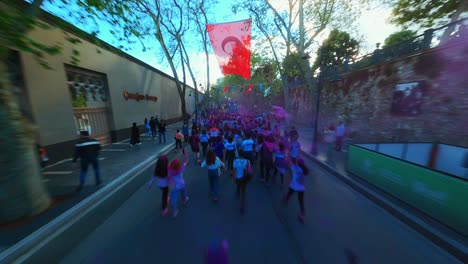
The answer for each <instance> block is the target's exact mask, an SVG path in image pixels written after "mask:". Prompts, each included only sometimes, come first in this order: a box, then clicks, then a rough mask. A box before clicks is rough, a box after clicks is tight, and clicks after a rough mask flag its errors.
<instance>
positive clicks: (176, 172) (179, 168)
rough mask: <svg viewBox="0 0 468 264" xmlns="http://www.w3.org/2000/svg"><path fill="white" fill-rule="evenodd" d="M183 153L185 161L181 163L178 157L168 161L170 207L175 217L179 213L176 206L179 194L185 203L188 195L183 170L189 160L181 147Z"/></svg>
mask: <svg viewBox="0 0 468 264" xmlns="http://www.w3.org/2000/svg"><path fill="white" fill-rule="evenodd" d="M182 153H183V154H184V157H185V161H184V163H183V164H182V161H181V160H180V159H179V158H175V159H173V160H172V161H171V162H170V163H169V177H170V179H169V185H170V189H171V207H172V216H173V217H176V216H177V214H178V213H179V208H178V198H179V195H180V196H181V198H182V201H183V202H184V204H187V202H188V200H189V197H188V196H187V190H186V189H185V180H184V171H185V168H186V167H187V164H188V162H189V159H188V154H187V153H186V152H185V150H184V149H182Z"/></svg>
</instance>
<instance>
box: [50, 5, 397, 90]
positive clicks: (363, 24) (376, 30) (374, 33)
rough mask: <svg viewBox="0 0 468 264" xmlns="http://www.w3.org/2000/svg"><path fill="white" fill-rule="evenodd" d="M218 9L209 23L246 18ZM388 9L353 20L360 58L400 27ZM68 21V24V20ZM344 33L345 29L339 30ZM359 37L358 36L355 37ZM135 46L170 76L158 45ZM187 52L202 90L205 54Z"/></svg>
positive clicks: (214, 74) (136, 53) (108, 38)
mask: <svg viewBox="0 0 468 264" xmlns="http://www.w3.org/2000/svg"><path fill="white" fill-rule="evenodd" d="M219 2H220V3H219V4H218V6H216V8H215V10H216V12H215V16H214V21H211V23H222V22H229V21H238V20H243V19H247V18H249V17H248V15H247V14H245V13H239V14H233V13H232V11H231V8H230V5H231V1H225V0H219ZM44 9H46V10H48V11H50V12H51V13H54V14H57V13H59V12H63V11H61V10H60V9H57V8H55V7H54V6H52V5H46V6H44ZM390 14H391V10H390V9H388V8H385V7H383V6H380V7H377V8H373V9H372V10H363V11H362V15H361V16H360V17H359V19H358V20H357V21H356V25H357V27H356V29H357V33H356V32H354V33H353V32H349V33H351V35H352V36H353V37H355V38H357V39H362V40H363V42H362V43H361V49H360V53H361V54H362V55H364V54H367V53H370V52H372V51H373V50H374V49H375V47H376V43H383V42H384V40H385V38H386V37H387V36H388V35H390V34H391V33H393V32H396V31H398V30H399V29H400V28H399V27H397V26H395V25H393V24H390V22H389V21H388V20H389V18H390ZM62 18H65V19H66V16H62ZM69 22H71V21H69ZM76 26H78V27H79V28H81V29H83V30H85V31H87V32H89V31H91V30H92V29H89V28H86V25H80V24H76ZM340 30H343V31H346V29H340ZM108 31H109V30H106V29H104V30H102V29H101V32H104V33H102V34H101V35H99V38H101V39H102V40H104V41H105V42H108V43H109V44H112V43H113V42H115V41H113V38H114V37H113V36H112V35H111V34H110V33H108ZM359 35H360V36H359ZM136 45H137V46H136V47H135V48H133V49H132V50H130V51H127V53H129V54H130V55H132V56H133V57H135V58H137V59H140V60H142V61H144V62H146V63H148V64H149V65H151V66H153V67H155V68H157V69H159V70H161V71H163V72H165V73H167V74H169V75H171V76H172V75H173V74H172V72H171V70H170V68H169V65H168V64H167V63H165V62H164V61H162V60H161V56H157V55H156V54H155V52H156V51H158V50H159V47H158V44H157V43H156V42H155V47H154V49H153V50H150V51H147V52H143V51H142V49H141V46H140V45H139V44H136ZM254 46H255V45H254V43H252V44H251V47H254ZM189 53H191V55H190V58H191V62H192V64H193V67H192V68H193V69H194V71H195V75H196V76H197V83H202V84H203V87H205V86H206V85H205V83H206V67H205V55H204V54H203V53H200V52H198V51H190V52H189ZM311 57H312V58H311V63H313V60H314V58H315V56H314V54H311ZM218 78H222V74H221V71H220V69H219V66H218V63H217V60H216V58H215V56H214V54H213V53H211V55H210V79H211V83H212V84H213V83H214V82H215V81H216V80H217V79H218Z"/></svg>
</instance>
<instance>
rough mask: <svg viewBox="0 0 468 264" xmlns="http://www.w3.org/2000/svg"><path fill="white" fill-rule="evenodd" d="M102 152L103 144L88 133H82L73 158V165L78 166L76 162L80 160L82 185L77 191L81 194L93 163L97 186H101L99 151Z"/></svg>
mask: <svg viewBox="0 0 468 264" xmlns="http://www.w3.org/2000/svg"><path fill="white" fill-rule="evenodd" d="M100 150H101V144H100V143H99V141H97V140H96V139H94V138H91V137H90V136H89V132H88V131H81V132H80V139H79V140H78V142H77V143H76V145H75V155H74V157H73V161H72V165H73V167H75V166H76V160H77V159H78V158H80V162H81V170H80V185H78V187H77V189H76V191H77V192H79V191H81V189H83V185H84V183H85V179H86V174H87V173H88V166H89V164H90V163H91V165H92V166H93V169H94V177H95V178H96V186H98V185H100V184H101V177H100V171H99V159H98V156H99V151H100Z"/></svg>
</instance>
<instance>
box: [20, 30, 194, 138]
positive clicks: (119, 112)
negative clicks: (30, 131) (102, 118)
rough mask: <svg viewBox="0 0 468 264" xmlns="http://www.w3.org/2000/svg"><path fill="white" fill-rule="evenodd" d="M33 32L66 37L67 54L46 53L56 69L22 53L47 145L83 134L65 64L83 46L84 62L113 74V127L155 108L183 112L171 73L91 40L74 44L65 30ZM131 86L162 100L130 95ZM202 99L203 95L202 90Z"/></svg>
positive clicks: (47, 39) (46, 38) (52, 40)
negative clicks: (127, 94)
mask: <svg viewBox="0 0 468 264" xmlns="http://www.w3.org/2000/svg"><path fill="white" fill-rule="evenodd" d="M69 36H73V35H71V34H69ZM30 37H32V38H33V39H35V40H37V41H39V42H42V43H47V44H56V43H62V45H63V47H64V48H63V52H62V54H60V55H57V56H46V58H45V59H46V61H47V62H48V63H49V65H50V66H51V67H52V68H53V70H47V69H45V68H43V67H41V66H40V65H39V64H38V63H37V62H36V61H35V60H34V58H33V57H32V56H31V55H30V54H25V53H23V54H22V60H23V65H24V76H25V83H26V86H27V89H28V91H29V95H30V100H31V107H32V111H33V113H34V118H35V120H36V123H37V125H38V126H39V133H40V138H41V143H42V144H43V145H50V144H55V143H59V142H63V141H68V140H72V139H75V138H76V136H77V135H76V127H75V124H74V121H73V112H72V104H71V99H70V94H69V91H68V88H67V84H66V81H67V80H66V74H65V68H64V64H71V63H70V62H71V56H70V55H71V54H72V51H73V49H76V50H78V51H79V52H80V56H79V60H80V63H79V65H78V67H81V68H84V69H87V70H92V71H96V72H100V73H103V74H105V75H106V76H107V80H108V85H109V91H108V92H109V94H108V97H109V102H110V103H109V110H110V112H111V113H112V114H111V115H110V119H109V121H110V122H109V124H110V129H111V130H119V129H123V128H128V127H130V126H131V123H132V122H137V123H138V124H142V123H143V120H144V118H145V117H146V118H148V119H149V117H150V116H151V115H154V114H155V113H157V114H158V115H159V116H160V118H163V119H168V118H175V117H179V116H180V115H181V102H180V99H179V94H178V93H177V89H176V86H175V82H174V81H173V80H172V79H171V78H169V77H167V76H164V75H162V74H159V73H157V72H155V71H153V70H152V69H151V68H146V67H143V66H141V65H139V64H137V63H134V62H132V61H129V60H127V59H126V58H124V57H121V56H119V55H116V54H114V53H112V52H109V51H107V50H105V49H103V48H100V47H98V46H96V45H94V44H91V43H89V42H87V41H84V40H82V43H80V44H71V43H70V42H68V41H66V40H65V38H64V33H63V32H62V31H61V30H57V29H56V30H38V31H34V32H32V33H31V34H30ZM98 50H99V51H100V53H99V52H98ZM125 90H128V92H130V93H139V94H144V95H145V94H149V95H151V96H157V97H158V98H159V100H158V101H157V102H152V101H146V100H144V101H139V102H137V101H135V100H128V101H125V99H124V97H123V92H124V91H125ZM199 99H200V100H201V99H202V95H200V96H199ZM193 100H194V99H193V95H192V96H188V90H187V93H186V101H187V104H186V105H187V110H188V111H189V112H191V111H193V106H194V103H193Z"/></svg>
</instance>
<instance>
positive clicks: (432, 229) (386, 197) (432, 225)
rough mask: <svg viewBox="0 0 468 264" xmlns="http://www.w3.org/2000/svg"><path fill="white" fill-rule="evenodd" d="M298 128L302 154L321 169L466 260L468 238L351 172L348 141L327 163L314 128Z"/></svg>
mask: <svg viewBox="0 0 468 264" xmlns="http://www.w3.org/2000/svg"><path fill="white" fill-rule="evenodd" d="M296 129H297V130H298V132H299V142H300V144H301V148H302V152H303V153H304V154H305V155H306V156H307V157H308V158H311V159H312V160H313V161H314V162H315V163H317V164H318V165H319V166H321V167H322V168H324V169H325V170H327V171H329V172H331V173H332V174H333V175H334V176H335V177H337V178H338V179H340V180H342V181H343V182H345V183H346V184H348V185H349V186H351V187H352V188H354V189H355V190H357V191H359V192H360V193H361V194H363V195H364V196H366V197H367V198H368V199H370V200H372V201H373V202H374V203H376V204H377V205H379V206H380V207H382V208H383V209H385V210H386V211H387V212H389V213H390V214H392V215H393V216H394V217H396V218H398V219H400V221H402V222H404V223H406V224H407V225H408V226H410V227H411V228H413V229H414V230H416V231H418V232H419V233H420V234H422V235H423V236H425V237H426V238H428V239H430V240H432V241H433V242H434V243H435V244H437V245H438V246H440V247H441V248H443V249H444V250H447V251H448V252H450V253H451V254H453V255H454V256H458V258H459V259H460V258H466V256H467V255H466V254H467V252H466V250H467V245H468V238H466V237H464V236H462V235H461V234H458V233H456V232H455V231H453V230H451V229H449V228H447V227H446V226H444V225H443V224H441V223H439V222H436V221H435V220H434V219H431V218H429V217H428V216H427V215H425V214H424V213H422V212H420V211H419V210H417V208H414V207H411V206H410V205H408V204H406V203H404V202H402V201H401V200H399V199H398V198H397V197H394V196H391V195H390V194H388V193H386V192H384V191H383V190H381V189H379V188H377V187H376V186H374V185H371V184H370V183H368V182H366V181H365V180H364V179H362V178H360V177H358V176H357V175H353V174H351V173H349V172H348V171H347V170H346V168H347V162H348V153H347V146H346V139H345V141H344V142H343V143H344V144H343V149H342V151H341V152H337V151H334V153H333V160H327V154H326V152H327V146H326V144H325V143H322V142H320V141H319V144H318V146H317V154H316V155H312V154H311V150H312V142H313V134H314V132H313V128H309V127H305V126H304V125H301V124H296Z"/></svg>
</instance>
